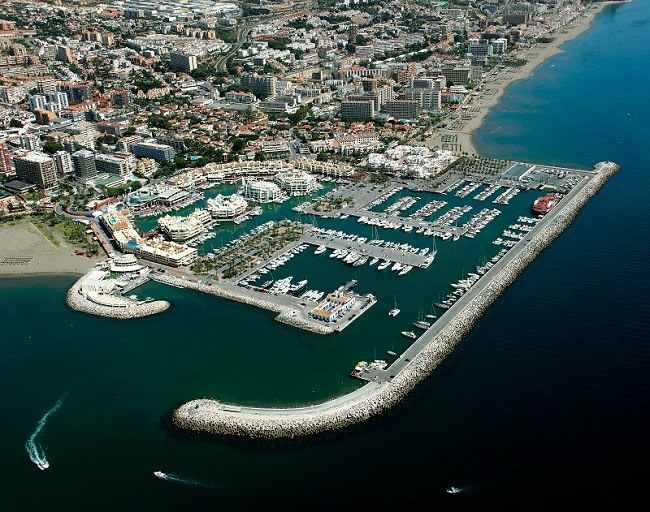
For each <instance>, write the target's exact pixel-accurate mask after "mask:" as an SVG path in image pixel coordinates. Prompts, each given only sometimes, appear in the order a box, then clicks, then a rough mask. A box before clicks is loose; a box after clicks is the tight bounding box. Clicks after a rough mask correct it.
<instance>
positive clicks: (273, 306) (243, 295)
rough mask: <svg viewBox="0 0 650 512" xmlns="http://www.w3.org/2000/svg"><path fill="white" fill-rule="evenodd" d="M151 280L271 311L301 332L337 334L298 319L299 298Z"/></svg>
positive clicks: (182, 281) (156, 277)
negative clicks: (265, 296)
mask: <svg viewBox="0 0 650 512" xmlns="http://www.w3.org/2000/svg"><path fill="white" fill-rule="evenodd" d="M151 279H153V280H154V281H157V282H159V283H163V284H167V285H170V286H175V287H177V288H187V289H189V290H196V291H199V292H203V293H209V294H212V295H216V296H217V297H221V298H222V299H228V300H233V301H236V302H241V303H243V304H248V305H249V306H255V307H258V308H261V309H266V310H267V311H272V312H274V313H278V316H277V317H275V319H276V320H277V321H278V322H282V323H284V324H287V325H291V326H293V327H298V328H299V329H304V330H306V331H310V332H313V333H315V334H331V333H333V332H334V329H333V328H332V327H330V326H329V325H326V324H324V323H322V322H318V321H316V320H312V319H310V318H306V317H305V316H304V315H298V310H297V309H296V302H297V300H298V299H296V298H295V297H290V296H286V295H285V296H274V297H273V300H265V299H264V298H263V296H261V294H260V293H257V292H254V291H251V290H247V289H245V288H242V287H240V286H236V285H234V284H231V283H225V282H214V283H203V282H200V283H199V282H197V281H193V280H191V279H182V278H179V277H173V276H171V275H169V274H160V273H152V274H151ZM281 301H284V302H286V304H281Z"/></svg>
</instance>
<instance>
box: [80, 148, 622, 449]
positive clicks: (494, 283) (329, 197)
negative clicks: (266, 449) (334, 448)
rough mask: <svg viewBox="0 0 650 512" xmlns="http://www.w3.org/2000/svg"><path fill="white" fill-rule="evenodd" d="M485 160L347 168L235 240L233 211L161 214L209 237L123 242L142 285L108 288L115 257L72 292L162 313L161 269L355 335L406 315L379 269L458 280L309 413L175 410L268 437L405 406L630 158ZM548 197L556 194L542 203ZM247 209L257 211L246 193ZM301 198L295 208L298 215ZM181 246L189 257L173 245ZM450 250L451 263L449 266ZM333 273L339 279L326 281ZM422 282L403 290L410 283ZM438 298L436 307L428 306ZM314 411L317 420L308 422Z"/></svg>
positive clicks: (96, 307)
mask: <svg viewBox="0 0 650 512" xmlns="http://www.w3.org/2000/svg"><path fill="white" fill-rule="evenodd" d="M484 167H485V161H484V160H476V161H472V160H466V159H460V160H458V161H457V163H456V165H452V166H450V167H449V168H448V170H447V171H445V172H442V173H440V174H439V175H438V176H436V177H435V178H434V179H413V180H404V179H402V180H396V181H390V182H388V183H383V184H381V185H378V184H372V183H371V182H367V181H364V182H354V181H350V180H340V181H339V182H338V183H336V184H335V185H334V187H332V186H329V187H324V188H323V189H322V190H319V189H318V188H316V187H314V190H313V191H310V194H311V199H309V200H308V201H305V200H304V196H303V197H302V198H299V197H298V198H295V199H293V200H289V198H288V197H287V198H284V199H283V200H282V202H283V203H284V202H286V205H285V204H282V205H281V206H280V208H281V211H284V212H287V213H284V214H280V216H278V215H277V213H276V214H275V216H274V215H273V214H272V212H274V211H276V210H274V208H277V206H268V204H267V205H265V204H262V205H260V206H258V208H260V209H261V210H262V211H261V212H259V211H258V212H257V213H258V214H260V215H259V221H256V222H254V223H253V224H252V225H253V227H252V228H249V227H248V225H247V222H246V221H245V222H244V223H243V225H242V228H241V229H243V231H242V230H241V229H238V230H236V231H235V232H234V233H239V235H238V236H237V237H231V238H230V240H229V241H228V242H226V243H224V242H220V240H219V232H220V231H221V232H222V233H223V229H224V224H225V223H226V222H228V221H227V220H226V221H224V219H223V218H220V220H219V222H218V223H216V222H212V223H209V224H206V225H204V226H203V227H202V226H201V222H202V221H200V220H198V219H204V221H208V222H210V221H211V219H212V217H211V216H210V215H207V214H204V213H203V212H204V210H201V209H200V208H199V209H197V210H196V211H195V213H191V212H181V213H183V214H185V215H187V214H188V213H189V214H190V217H187V219H193V218H196V219H197V220H196V221H191V222H194V223H195V224H188V223H189V222H190V221H185V220H180V221H176V223H175V224H174V223H173V219H170V217H169V216H166V217H164V218H163V219H164V221H160V220H158V221H157V222H158V225H159V226H163V228H164V229H163V230H162V231H161V235H159V237H160V236H162V235H164V234H167V236H168V237H170V235H173V236H176V237H182V238H183V239H184V242H187V241H188V240H187V239H185V233H186V232H189V233H190V234H195V235H196V236H200V240H199V241H198V242H197V243H196V244H194V245H193V247H195V248H194V249H192V250H193V251H194V252H193V253H187V251H185V250H184V249H183V248H184V247H188V246H187V245H184V244H183V243H180V242H179V243H177V242H172V241H162V238H161V241H159V242H157V244H158V245H155V246H154V249H156V251H158V252H153V253H152V251H153V250H154V249H151V250H150V251H146V250H143V249H137V248H135V247H134V246H133V245H129V244H130V242H124V243H122V245H121V246H120V245H119V244H118V247H117V248H116V250H118V249H119V250H121V251H120V252H122V253H124V254H123V255H122V256H117V255H115V254H114V255H113V261H116V262H117V263H120V262H122V264H123V265H125V268H128V269H129V270H132V267H133V265H132V264H133V263H134V261H130V262H126V261H125V258H127V257H131V258H134V256H137V257H138V258H137V259H136V258H134V260H135V262H136V263H137V264H138V265H140V266H141V268H140V270H139V271H138V272H136V273H133V272H132V271H131V273H129V274H127V275H126V277H123V280H124V279H126V280H127V281H130V283H129V284H127V285H126V286H124V285H122V286H117V287H113V286H106V284H105V283H107V282H108V283H110V282H111V281H112V280H111V279H110V276H109V275H108V274H107V269H105V270H103V271H104V276H103V277H102V276H100V275H99V274H100V273H101V272H102V269H101V268H97V269H94V270H93V272H91V273H90V274H88V275H87V276H84V277H82V278H81V279H80V280H79V282H78V283H76V284H75V286H74V287H73V289H71V291H70V293H69V294H68V299H69V304H70V305H71V306H72V307H74V308H75V309H78V310H80V311H84V312H88V313H92V314H98V315H104V316H111V314H110V313H111V312H110V307H111V306H113V308H114V311H115V315H114V316H115V317H116V318H132V317H137V316H143V315H149V314H156V313H162V312H163V311H164V310H165V309H166V308H167V307H170V305H169V304H168V303H166V302H164V301H155V300H153V299H151V298H150V300H147V301H145V302H142V301H134V300H133V299H130V298H128V296H126V294H127V293H132V291H133V290H134V289H135V288H137V287H138V286H139V285H141V284H143V283H145V282H147V281H149V280H154V281H156V282H158V283H162V284H165V285H170V286H173V287H177V288H184V289H189V290H194V291H198V292H203V293H207V294H211V295H215V296H216V297H219V298H222V299H228V300H233V301H237V302H241V303H243V304H247V305H249V306H254V307H257V308H261V309H264V310H267V311H271V312H273V313H274V314H275V315H276V320H277V321H279V322H281V323H284V324H286V325H289V326H292V327H294V328H298V329H301V330H304V331H307V332H311V333H313V334H316V335H321V336H322V335H336V336H341V335H343V334H342V331H343V330H344V329H346V328H348V327H349V326H350V325H352V324H354V323H357V322H360V323H363V322H364V315H365V314H367V312H368V311H370V309H371V308H372V306H375V305H377V304H379V306H377V307H383V308H386V311H387V313H388V315H387V316H389V317H393V318H395V317H397V314H398V313H399V311H400V310H399V309H398V308H397V299H398V298H399V299H400V302H401V301H402V300H403V299H404V298H405V296H404V295H400V296H399V297H398V296H397V295H396V296H394V297H393V301H394V303H395V304H388V305H387V304H382V303H381V301H379V300H378V298H377V295H378V292H377V291H376V290H375V289H373V288H375V287H376V286H377V285H378V283H379V281H378V280H391V281H392V280H394V279H397V280H400V281H401V280H402V279H405V280H407V281H408V280H409V278H411V277H412V276H415V277H414V279H417V280H418V281H422V282H426V281H427V280H430V281H431V283H432V284H433V283H434V282H435V283H440V282H441V280H442V282H444V281H446V282H447V285H446V287H445V286H443V287H440V286H439V285H437V284H436V285H433V286H431V288H430V296H429V297H428V300H429V302H428V304H427V305H423V306H422V307H420V308H418V309H419V313H418V315H417V317H416V318H411V319H410V320H409V319H408V318H405V320H406V323H404V322H402V321H400V322H399V323H400V327H401V328H402V329H404V328H405V327H406V329H404V330H402V331H401V335H402V336H401V339H402V340H403V339H404V338H406V339H408V340H410V341H409V343H411V344H410V345H408V344H407V345H406V346H404V342H402V346H401V348H399V349H397V348H396V347H391V350H388V351H387V353H388V356H389V360H388V361H384V360H381V359H374V360H373V359H371V360H363V358H362V357H360V358H359V360H358V362H357V363H355V362H354V361H350V363H349V365H350V366H349V368H353V370H352V371H351V370H350V369H348V370H347V372H348V373H349V374H350V375H351V376H352V377H354V378H356V379H358V380H360V381H362V382H364V383H365V384H364V385H363V386H362V387H361V388H358V389H357V390H356V391H354V392H352V393H350V394H347V395H343V396H340V397H338V398H335V399H333V400H331V401H326V402H323V403H320V404H312V406H311V407H310V408H309V411H308V412H306V411H305V410H303V409H301V408H298V409H295V410H293V409H284V410H282V412H281V413H278V411H277V410H274V409H268V410H266V409H259V408H254V409H250V410H249V409H248V408H246V407H240V406H236V405H233V404H223V403H221V402H218V401H216V400H206V399H203V400H200V401H191V402H188V403H187V404H185V405H183V406H181V407H180V408H179V409H177V410H176V411H175V412H174V414H173V419H174V423H175V424H176V425H177V426H179V427H181V428H188V429H194V430H205V431H208V432H214V433H221V434H234V435H247V436H254V437H259V436H262V437H266V436H269V437H287V436H289V437H292V436H296V435H309V434H313V433H316V432H320V431H323V430H327V429H332V428H340V427H342V426H345V425H349V424H351V423H354V422H357V421H360V420H361V419H364V418H368V417H371V416H373V415H375V414H377V413H379V412H381V411H382V410H385V409H386V408H388V407H390V406H392V405H394V404H395V403H397V401H399V400H400V399H401V397H403V396H404V394H405V393H407V392H408V390H409V389H411V388H412V387H413V386H414V385H415V383H417V382H418V381H419V380H421V379H422V378H424V377H425V376H426V375H427V374H428V373H430V372H431V371H432V370H433V369H434V368H435V367H436V366H437V365H438V364H440V362H441V361H442V360H443V359H444V357H445V356H446V354H448V353H449V352H450V351H451V350H453V347H454V346H455V344H456V343H458V341H459V340H460V339H461V338H462V336H463V335H464V334H466V333H467V332H468V331H469V330H470V329H471V326H472V325H473V324H474V322H476V320H477V319H478V317H479V316H480V315H481V314H482V313H483V312H484V311H485V310H486V308H487V307H488V306H489V304H490V303H491V302H493V301H494V300H495V299H496V297H497V296H498V295H499V293H500V292H501V291H502V290H504V289H505V288H506V287H507V286H508V284H510V283H511V282H512V281H513V280H514V279H515V278H516V276H517V275H518V274H519V273H520V272H521V271H522V270H523V269H524V268H525V267H526V265H527V264H529V263H530V262H531V261H533V259H534V258H535V256H536V255H537V254H538V253H539V252H540V251H541V250H542V249H543V248H544V247H545V246H546V245H547V244H548V243H550V241H552V239H553V238H555V237H556V236H557V235H558V234H559V233H560V232H561V231H562V230H563V229H564V228H565V227H566V226H567V225H568V223H569V222H570V221H571V219H572V218H573V217H574V216H575V215H576V214H577V212H578V210H579V208H580V207H581V206H582V205H583V204H584V203H585V202H586V201H587V200H588V198H589V197H590V196H591V195H593V194H595V193H596V192H597V190H598V188H599V187H600V186H602V184H604V183H605V181H606V180H607V179H608V178H609V176H611V175H612V174H613V173H615V172H616V171H617V170H618V166H616V165H615V164H612V163H609V162H601V163H599V164H597V165H596V166H595V167H594V169H593V170H591V171H586V170H574V169H560V168H555V167H549V166H538V165H534V164H524V163H518V162H503V161H502V162H500V163H499V165H497V166H491V172H489V173H488V172H485V171H484ZM228 190H231V191H233V192H235V190H234V189H232V188H231V189H227V188H226V189H224V188H223V186H218V187H217V188H216V190H215V192H216V193H218V195H217V197H223V198H224V199H223V200H224V201H226V200H228V199H227V198H228V197H230V196H227V195H223V194H224V193H226V192H227V191H228ZM205 193H208V194H209V193H210V189H205ZM235 194H236V192H235ZM235 194H233V197H237V196H236V195H235ZM540 198H542V199H540ZM237 200H238V199H237ZM210 201H211V199H207V202H208V204H210ZM228 201H229V200H228ZM541 202H543V203H544V205H552V206H550V207H548V206H547V207H545V208H540V206H539V205H540V203H541ZM487 203H491V204H490V205H489V206H487ZM224 204H225V203H224ZM334 204H335V205H336V207H332V205H334ZM513 205H514V206H513ZM240 209H241V211H242V212H243V211H245V209H246V205H245V203H242V205H241V208H240ZM291 210H293V212H292V214H293V215H294V217H293V220H289V215H288V213H289V212H290V211H291ZM276 212H277V211H276ZM120 215H122V216H121V217H120ZM192 215H194V217H192ZM282 215H284V216H282ZM105 216H106V218H108V219H109V221H108V222H106V221H102V226H104V228H105V229H106V230H107V232H108V234H109V235H112V237H113V238H114V239H115V240H121V239H123V240H133V239H134V238H135V237H136V236H139V235H137V230H138V229H141V230H145V229H147V227H148V226H152V225H153V224H152V222H153V221H154V220H155V219H152V221H146V222H148V224H147V223H142V221H140V222H141V224H140V227H139V228H138V220H137V219H136V220H134V221H131V220H129V218H128V216H126V215H124V214H118V213H116V212H114V211H113V212H112V213H111V212H107V213H106V214H105ZM233 218H234V217H233ZM254 218H256V217H254ZM181 219H183V218H181ZM267 219H269V220H267ZM161 222H162V223H161ZM248 222H250V221H248ZM172 226H173V228H172ZM186 226H187V227H186ZM124 233H127V234H124ZM132 233H136V234H132ZM152 240H154V241H155V240H156V237H154V238H153V239H143V240H142V242H141V244H142V245H145V246H146V244H151V243H154V242H152ZM189 241H190V242H191V238H190V240H189ZM164 244H167V245H164ZM173 244H176V245H173ZM461 246H462V247H463V249H462V252H463V257H462V262H463V264H462V265H461V268H460V269H459V268H458V263H454V262H455V261H456V262H457V261H459V260H461V258H460V256H459V253H458V249H457V247H461ZM167 247H169V249H167V250H173V251H174V254H176V253H178V254H181V255H182V256H183V258H185V259H183V260H181V259H178V258H176V259H175V258H172V257H163V256H161V255H160V251H162V250H163V249H165V248H167ZM454 255H455V256H454ZM179 258H180V256H179ZM294 259H296V260H299V261H300V262H301V263H294V261H293V260H294ZM308 260H309V261H313V260H315V261H317V262H319V263H318V264H317V266H316V268H318V267H322V268H323V269H325V268H327V269H331V270H329V271H326V273H325V274H322V273H320V272H319V275H314V274H310V272H309V270H308V269H309V268H312V269H313V268H314V267H313V265H312V266H310V264H308V263H307V261H308ZM439 260H443V261H445V263H444V267H443V264H442V263H439ZM469 262H471V263H470V265H471V266H470V267H469V268H467V266H465V265H466V264H467V263H469ZM170 263H171V266H170ZM117 267H119V264H118V265H117ZM343 267H347V268H349V269H350V271H352V272H353V274H352V275H353V276H354V279H352V280H347V281H346V280H345V279H344V278H343V279H337V278H336V277H334V276H336V275H337V273H339V272H340V271H341V270H343ZM112 268H113V269H115V268H116V264H115V263H113V264H112ZM442 268H445V270H446V272H447V273H448V276H447V277H446V279H445V275H444V273H443V274H440V269H442ZM312 271H313V270H312ZM459 271H460V272H459ZM368 273H370V274H368ZM348 275H350V274H348ZM327 276H331V277H330V278H329V279H325V282H326V284H321V283H323V282H324V280H323V278H324V277H327ZM371 276H372V277H371ZM429 276H431V277H429ZM434 276H435V279H432V278H433V277H434ZM317 283H318V284H317ZM412 285H413V282H412ZM408 286H409V285H408V284H407V288H405V289H403V290H402V292H401V294H404V293H406V294H409V291H408ZM353 288H354V289H353ZM429 305H430V307H431V312H430V313H428V314H426V316H425V314H424V309H427V310H428V309H429ZM391 306H393V307H391ZM171 307H173V304H171ZM107 308H108V309H107ZM388 310H390V311H388ZM384 315H386V312H384ZM399 318H400V319H401V318H402V317H401V316H400V317H399ZM396 334H398V335H399V331H398V332H397V333H396ZM324 342H325V343H326V341H324ZM359 355H360V356H363V354H359ZM333 404H334V405H333ZM292 411H293V413H292ZM305 416H307V417H308V418H309V422H308V424H309V425H310V427H309V428H305V422H304V420H305Z"/></svg>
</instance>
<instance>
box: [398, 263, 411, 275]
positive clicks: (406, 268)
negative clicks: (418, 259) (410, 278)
mask: <svg viewBox="0 0 650 512" xmlns="http://www.w3.org/2000/svg"><path fill="white" fill-rule="evenodd" d="M411 270H413V266H412V265H406V266H405V267H404V268H403V269H402V270H400V271H399V273H398V274H397V275H398V276H403V275H405V274H408V273H409V272H410V271H411Z"/></svg>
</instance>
